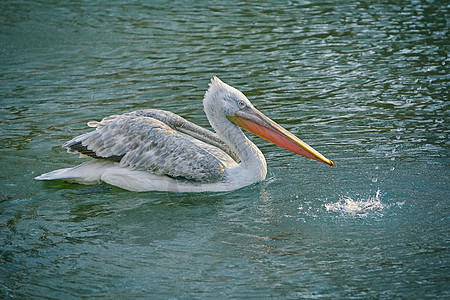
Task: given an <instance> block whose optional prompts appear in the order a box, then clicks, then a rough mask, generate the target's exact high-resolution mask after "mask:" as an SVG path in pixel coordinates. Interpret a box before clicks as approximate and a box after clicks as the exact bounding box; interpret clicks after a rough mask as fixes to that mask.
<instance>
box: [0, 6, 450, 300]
mask: <svg viewBox="0 0 450 300" xmlns="http://www.w3.org/2000/svg"><path fill="white" fill-rule="evenodd" d="M449 15H450V12H449V6H448V4H446V3H445V2H444V1H436V0H434V1H433V0H426V1H425V0H410V1H409V0H408V1H403V2H402V3H399V2H398V1H390V0H386V1H347V0H341V1H266V2H261V3H259V2H258V3H256V2H255V3H248V2H245V3H244V2H239V3H229V2H226V1H225V2H224V1H195V2H192V1H184V0H179V1H169V2H167V1H151V2H148V1H133V2H130V1H114V2H110V1H95V2H93V1H75V2H73V1H59V2H58V3H57V4H54V3H52V2H51V1H28V2H26V3H25V2H20V1H8V0H6V1H1V2H0V25H1V26H0V112H1V116H2V117H1V118H0V159H1V160H2V166H3V168H2V169H1V170H0V179H1V180H0V285H1V288H0V298H15V297H18V298H33V297H42V295H45V296H46V297H49V298H67V297H69V298H80V297H89V298H91V297H104V298H111V297H117V298H130V297H131V298H148V297H149V295H151V296H154V297H155V298H164V299H165V298H183V297H187V298H227V297H228V298H239V297H241V298H244V297H254V298H256V297H261V298H267V297H269V295H270V297H274V298H280V297H281V298H282V297H287V298H299V297H306V298H312V297H325V298H351V297H354V298H395V297H404V298H426V297H429V298H448V297H450V294H449V292H448V288H447V286H448V267H447V266H448V265H449V261H450V257H449V243H448V241H449V240H450V237H449V231H448V228H449V221H450V217H449V214H450V210H449V205H448V193H449V188H448V182H450V173H449V172H450V171H449V170H450V168H449V166H450V164H449V149H450V147H449V146H450V145H449V131H450V130H449V126H448V124H449V113H448V112H449V111H450V109H449V103H450V102H449V101H448V90H449V89H450V75H449V74H450V72H449V64H450V56H449V53H450V48H449V43H448V38H447V37H448V31H449V27H448V20H449ZM213 75H218V76H219V77H221V78H222V79H223V80H224V81H226V82H229V83H230V84H231V85H233V86H235V87H237V88H239V89H241V90H242V91H243V92H244V93H245V94H246V95H247V96H248V98H249V99H250V100H251V101H252V103H254V104H255V106H256V107H257V108H258V109H260V110H261V111H263V112H264V113H265V114H266V115H267V116H269V117H270V118H272V119H274V120H275V121H276V122H278V123H280V124H282V125H283V126H285V127H286V128H287V129H288V130H290V131H292V132H293V133H294V134H296V135H298V136H299V137H300V138H302V139H303V140H305V141H306V142H308V143H309V144H310V145H312V146H313V147H314V148H315V149H317V150H319V151H320V152H321V153H323V154H324V155H326V156H327V157H329V158H330V159H332V160H333V161H334V162H335V164H336V167H335V168H334V169H330V168H327V167H326V166H322V165H320V164H319V163H317V162H314V161H308V160H306V159H304V158H301V157H298V156H295V155H294V154H291V153H288V152H287V151H283V150H282V149H278V148H277V147H276V146H273V145H270V144H269V143H266V142H265V141H262V140H261V139H259V138H257V137H252V136H249V137H250V138H251V139H252V140H253V141H254V142H255V143H256V144H257V145H258V146H259V147H260V148H261V150H262V151H263V152H264V154H265V156H266V160H267V162H268V168H269V169H268V171H269V174H268V179H267V180H266V181H264V182H262V183H259V184H257V185H254V186H251V187H248V188H245V189H242V190H239V191H235V192H232V193H217V194H209V193H205V194H198V195H191V194H182V193H180V194H167V193H142V194H139V193H129V192H125V191H122V190H120V189H118V188H114V187H111V186H108V185H97V186H80V185H74V184H68V183H63V182H54V183H45V184H43V183H41V182H36V181H33V180H32V178H33V177H35V176H37V175H39V174H41V173H44V172H48V171H51V170H54V169H58V168H63V167H69V166H74V165H77V164H79V163H80V162H81V160H80V159H79V158H78V157H77V156H75V155H71V154H68V153H66V152H65V150H64V149H62V148H61V147H60V145H61V144H63V143H64V142H65V141H67V140H69V139H71V138H72V137H74V136H77V135H79V134H82V133H84V132H86V131H87V130H88V128H87V126H86V123H87V122H88V121H91V120H99V119H101V118H103V117H105V116H108V115H111V114H121V113H124V112H126V111H131V110H135V109H142V108H159V109H166V110H171V111H173V112H175V113H178V114H180V115H182V116H184V117H186V118H187V119H188V120H190V121H193V122H195V123H197V124H199V125H202V126H207V127H209V124H208V122H207V120H206V118H205V116H204V113H203V110H202V104H201V100H202V97H203V95H204V92H205V91H206V89H207V84H208V82H209V79H210V78H211V77H212V76H213Z"/></svg>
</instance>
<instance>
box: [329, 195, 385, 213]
mask: <svg viewBox="0 0 450 300" xmlns="http://www.w3.org/2000/svg"><path fill="white" fill-rule="evenodd" d="M385 206H386V205H384V204H383V203H381V200H380V190H377V192H376V194H375V196H371V197H368V198H367V199H356V200H354V199H352V198H350V197H348V196H344V197H342V198H341V199H339V201H338V202H336V203H327V204H325V209H326V210H327V211H332V212H340V213H343V214H348V215H352V216H360V217H365V216H367V214H368V213H369V212H374V211H375V212H380V211H382V210H383V209H384V208H385Z"/></svg>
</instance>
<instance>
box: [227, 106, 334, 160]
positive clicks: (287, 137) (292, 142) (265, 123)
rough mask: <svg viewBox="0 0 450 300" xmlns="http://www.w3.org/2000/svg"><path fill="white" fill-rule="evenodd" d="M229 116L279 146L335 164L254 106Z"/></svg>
mask: <svg viewBox="0 0 450 300" xmlns="http://www.w3.org/2000/svg"><path fill="white" fill-rule="evenodd" d="M227 118H228V119H229V120H230V121H231V122H233V123H234V124H236V125H238V126H239V127H242V128H244V129H245V130H248V131H250V132H251V133H253V134H255V135H257V136H259V137H261V138H263V139H265V140H267V141H269V142H271V143H274V144H275V145H277V146H280V147H282V148H284V149H286V150H289V151H292V152H294V153H297V154H300V155H303V156H305V157H308V158H311V159H314V160H317V161H320V162H323V163H326V164H328V165H330V166H331V167H333V166H334V163H333V162H332V161H331V160H329V159H327V158H326V157H325V156H323V155H322V154H320V153H319V152H317V151H316V150H314V149H313V148H312V147H311V146H309V145H308V144H307V143H305V142H304V141H302V140H301V139H299V138H298V137H296V136H295V135H293V134H292V133H290V132H289V131H287V130H286V129H284V128H283V127H281V126H280V125H278V124H277V123H275V122H274V121H272V120H271V119H269V118H268V117H266V116H265V115H264V114H263V113H261V112H260V111H259V110H257V109H256V108H254V107H249V106H247V107H246V108H244V109H242V110H240V111H238V112H237V113H236V115H235V116H227Z"/></svg>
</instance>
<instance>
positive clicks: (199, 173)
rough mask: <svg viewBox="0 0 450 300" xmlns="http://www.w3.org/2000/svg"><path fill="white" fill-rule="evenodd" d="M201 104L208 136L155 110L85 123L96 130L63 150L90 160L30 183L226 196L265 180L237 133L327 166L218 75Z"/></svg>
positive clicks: (257, 157) (254, 150) (256, 154)
mask: <svg viewBox="0 0 450 300" xmlns="http://www.w3.org/2000/svg"><path fill="white" fill-rule="evenodd" d="M203 106H204V111H205V113H206V116H207V118H208V120H209V123H210V124H211V126H212V128H213V129H214V130H215V133H214V132H212V131H209V130H207V129H205V128H202V127H200V126H197V125H195V124H193V123H191V122H189V121H187V120H185V119H184V118H182V117H180V116H178V115H176V114H174V113H171V112H168V111H163V110H157V109H144V110H137V111H133V112H129V113H125V114H122V115H113V116H110V117H106V118H104V119H103V120H101V121H100V122H97V121H92V122H89V123H88V126H89V127H94V128H96V129H95V130H93V131H91V132H88V133H85V134H82V135H80V136H77V137H75V138H74V139H72V140H70V141H68V142H66V143H64V144H63V147H64V148H67V151H68V152H71V153H79V154H80V155H82V156H90V157H92V158H93V159H91V160H90V161H87V162H85V163H82V164H81V165H78V166H75V167H72V168H66V169H59V170H56V171H52V172H49V173H45V174H42V175H40V176H38V177H36V179H38V180H53V179H62V180H66V181H71V182H77V183H82V184H96V183H100V182H106V183H108V184H110V185H114V186H117V187H120V188H122V189H125V190H130V191H139V192H142V191H174V192H207V191H209V192H218V191H232V190H236V189H239V188H242V187H245V186H248V185H251V184H253V183H256V182H258V181H261V180H264V179H265V178H266V175H267V165H266V160H265V158H264V156H263V154H262V153H261V151H260V150H259V149H258V147H256V145H255V144H254V143H252V142H251V141H250V140H249V139H248V138H247V137H246V136H245V134H244V133H243V131H242V130H241V128H243V129H245V130H248V131H249V132H251V133H253V134H255V135H257V136H259V137H261V138H264V139H266V140H268V141H270V142H272V143H274V144H276V145H278V146H280V147H282V148H285V149H287V150H289V151H292V152H294V153H297V154H300V155H303V156H305V157H308V158H311V159H314V160H317V161H320V162H323V163H326V164H328V165H330V166H331V167H333V166H334V164H333V162H332V161H331V160H329V159H327V158H325V157H324V156H323V155H322V154H320V153H319V152H317V151H316V150H314V149H313V148H312V147H311V146H309V145H308V144H306V143H305V142H303V141H302V140H300V139H299V138H298V137H296V136H295V135H293V134H292V133H290V132H289V131H287V130H286V129H284V128H283V127H281V126H280V125H278V124H277V123H275V122H274V121H272V120H271V119H269V118H268V117H266V116H265V115H264V114H262V113H261V112H260V111H258V110H257V109H256V108H255V107H254V106H253V105H252V104H251V103H250V101H249V100H248V99H247V97H245V95H244V94H243V93H242V92H240V91H239V90H237V89H235V88H233V87H231V86H229V85H227V84H226V83H224V82H222V81H221V80H220V79H219V78H218V77H213V78H212V79H211V83H210V84H209V89H208V90H207V92H206V94H205V96H204V99H203Z"/></svg>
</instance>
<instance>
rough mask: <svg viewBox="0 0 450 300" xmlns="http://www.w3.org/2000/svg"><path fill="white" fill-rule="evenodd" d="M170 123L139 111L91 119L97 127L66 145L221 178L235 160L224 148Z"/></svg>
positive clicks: (194, 176)
mask: <svg viewBox="0 0 450 300" xmlns="http://www.w3.org/2000/svg"><path fill="white" fill-rule="evenodd" d="M180 118H181V117H180ZM160 119H161V118H160ZM183 120H184V119H183ZM186 122H187V121H186ZM169 125H170V122H169ZM169 125H168V124H166V123H164V122H162V121H160V120H158V119H156V118H153V117H150V116H146V115H145V114H143V113H139V111H138V112H132V113H128V114H123V115H120V116H111V117H108V118H105V119H103V120H102V121H101V122H97V123H95V122H90V123H89V126H91V127H97V130H94V131H91V132H88V133H86V134H83V135H80V136H78V137H76V138H74V139H72V140H71V141H68V142H67V143H65V144H64V145H63V147H66V148H67V149H68V150H69V151H70V152H79V153H81V154H85V155H88V156H91V157H94V158H97V159H109V160H113V161H116V162H119V163H120V166H122V167H128V168H132V169H136V170H145V171H148V172H150V173H153V174H156V175H167V176H170V177H173V178H177V179H187V180H192V181H199V182H216V181H219V180H220V179H222V177H223V174H224V166H225V165H227V164H229V163H235V162H234V161H233V159H232V158H231V157H230V156H229V155H228V154H226V153H225V152H224V151H223V150H221V149H219V148H217V147H216V146H214V145H210V144H208V143H205V142H203V141H201V140H198V139H195V137H192V136H189V135H187V134H185V133H179V132H177V131H176V130H175V129H173V127H171V126H169ZM200 128H201V127H200ZM219 141H220V139H219Z"/></svg>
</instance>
